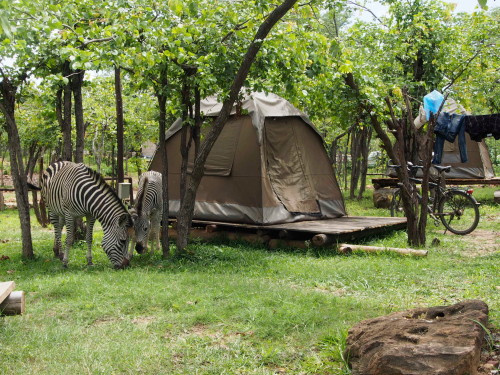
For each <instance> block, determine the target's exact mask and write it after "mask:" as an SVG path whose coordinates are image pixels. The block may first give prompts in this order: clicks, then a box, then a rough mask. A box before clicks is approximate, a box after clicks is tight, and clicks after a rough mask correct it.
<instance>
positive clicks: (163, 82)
mask: <svg viewBox="0 0 500 375" xmlns="http://www.w3.org/2000/svg"><path fill="white" fill-rule="evenodd" d="M167 69H168V66H167V65H164V66H163V67H162V69H161V71H160V77H159V85H158V86H157V87H156V88H155V91H156V97H157V99H158V110H159V117H158V125H159V127H158V128H159V137H158V142H159V150H160V156H161V166H162V169H161V174H162V194H163V196H162V198H163V210H162V211H163V212H162V225H161V236H160V238H161V248H162V256H163V258H165V259H166V258H168V257H170V243H169V238H168V214H169V210H170V207H169V201H168V157H167V149H166V147H165V132H166V130H167V108H166V107H167V88H168V71H167Z"/></svg>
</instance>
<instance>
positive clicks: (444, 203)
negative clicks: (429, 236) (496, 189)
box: [390, 163, 480, 235]
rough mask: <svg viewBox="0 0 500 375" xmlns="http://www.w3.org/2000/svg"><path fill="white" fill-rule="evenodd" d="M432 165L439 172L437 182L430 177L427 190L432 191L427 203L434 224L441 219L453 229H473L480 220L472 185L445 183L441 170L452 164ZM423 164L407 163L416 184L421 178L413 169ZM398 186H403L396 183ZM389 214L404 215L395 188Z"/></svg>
mask: <svg viewBox="0 0 500 375" xmlns="http://www.w3.org/2000/svg"><path fill="white" fill-rule="evenodd" d="M390 167H391V168H399V167H400V166H398V165H390ZM434 168H435V169H436V170H437V172H438V178H437V181H436V182H431V181H429V191H430V192H431V193H433V194H430V196H429V204H428V205H427V212H428V213H429V216H430V217H431V218H432V219H433V220H434V224H435V225H436V226H439V222H440V221H441V222H442V223H443V225H444V226H445V228H446V229H447V230H449V231H450V232H452V233H455V234H459V235H466V234H469V233H471V232H472V231H473V230H474V229H476V227H477V225H478V223H479V216H480V214H479V205H480V203H478V202H477V201H476V199H475V198H474V197H473V196H472V192H473V190H472V189H467V190H465V189H457V188H446V187H444V186H443V185H444V182H445V178H444V173H446V172H449V171H450V169H451V167H450V166H447V167H442V166H438V165H435V166H434ZM419 169H423V166H420V165H413V164H411V163H408V170H409V172H410V176H411V177H410V181H412V182H413V183H414V185H413V186H415V184H419V183H421V182H422V180H421V179H419V178H416V177H415V176H416V173H417V171H418V170H419ZM398 186H400V187H401V186H402V184H401V183H398ZM415 188H416V187H415ZM417 197H418V201H419V203H420V204H421V203H422V196H421V195H420V194H419V193H418V192H417ZM390 210H391V216H404V210H403V205H402V202H401V189H398V190H396V191H395V192H394V195H393V197H392V201H391V206H390Z"/></svg>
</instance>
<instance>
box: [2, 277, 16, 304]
mask: <svg viewBox="0 0 500 375" xmlns="http://www.w3.org/2000/svg"><path fill="white" fill-rule="evenodd" d="M15 287H16V283H15V282H14V281H5V282H2V283H0V303H2V302H3V301H4V299H6V298H7V297H8V296H9V294H10V293H11V292H12V291H13V290H14V288H15Z"/></svg>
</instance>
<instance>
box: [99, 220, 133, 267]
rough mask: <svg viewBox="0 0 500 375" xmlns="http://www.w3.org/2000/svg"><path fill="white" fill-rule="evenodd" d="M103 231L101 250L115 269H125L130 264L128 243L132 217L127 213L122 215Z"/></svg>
mask: <svg viewBox="0 0 500 375" xmlns="http://www.w3.org/2000/svg"><path fill="white" fill-rule="evenodd" d="M103 229H104V235H103V237H102V248H103V250H104V252H105V253H106V254H107V255H108V258H109V260H110V261H111V263H113V266H114V267H115V268H117V269H119V268H125V267H127V266H128V265H129V263H130V256H129V254H128V242H129V238H130V237H129V234H130V231H131V230H132V229H133V221H132V217H131V216H130V214H129V213H123V214H121V215H120V216H119V217H117V218H116V219H115V220H114V221H113V223H112V225H111V226H110V227H109V228H103Z"/></svg>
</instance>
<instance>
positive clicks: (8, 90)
mask: <svg viewBox="0 0 500 375" xmlns="http://www.w3.org/2000/svg"><path fill="white" fill-rule="evenodd" d="M0 92H1V98H0V110H1V111H2V113H3V115H4V117H5V128H6V131H7V137H8V145H9V154H10V165H11V173H12V179H13V182H14V188H15V190H16V202H17V209H18V213H19V221H20V224H21V233H22V256H23V258H28V259H32V258H34V253H33V242H32V239H31V224H30V207H29V199H28V181H27V178H26V171H25V169H24V165H23V158H22V152H21V141H20V138H19V131H18V129H17V124H16V119H15V103H16V98H15V96H16V92H17V86H15V85H13V84H12V83H11V81H10V80H9V79H8V78H7V77H5V76H4V77H3V80H2V81H1V82H0Z"/></svg>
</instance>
